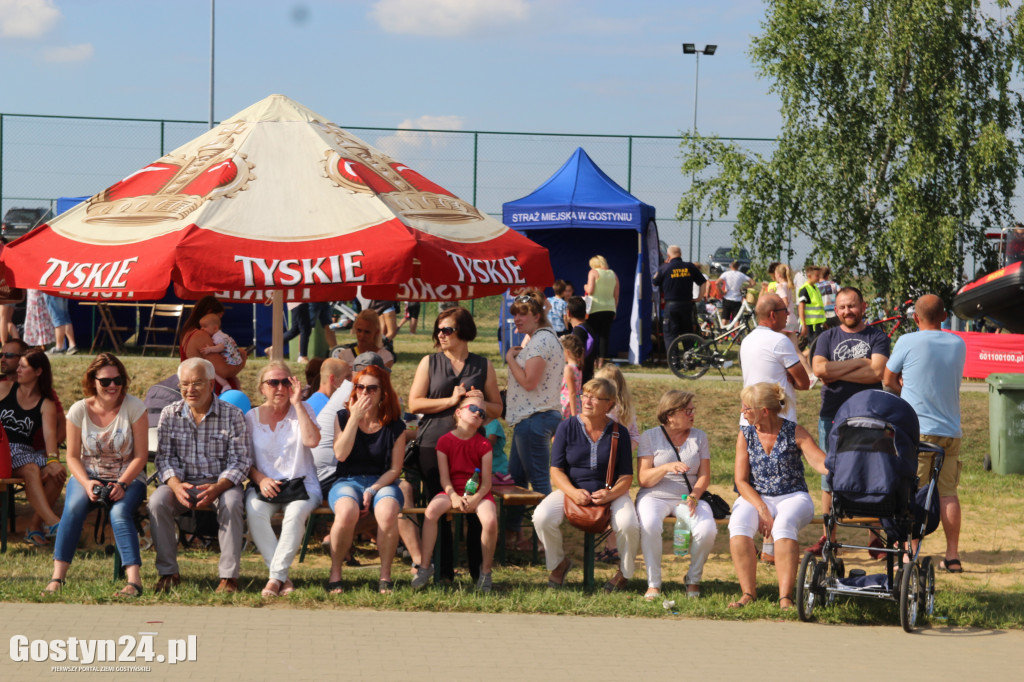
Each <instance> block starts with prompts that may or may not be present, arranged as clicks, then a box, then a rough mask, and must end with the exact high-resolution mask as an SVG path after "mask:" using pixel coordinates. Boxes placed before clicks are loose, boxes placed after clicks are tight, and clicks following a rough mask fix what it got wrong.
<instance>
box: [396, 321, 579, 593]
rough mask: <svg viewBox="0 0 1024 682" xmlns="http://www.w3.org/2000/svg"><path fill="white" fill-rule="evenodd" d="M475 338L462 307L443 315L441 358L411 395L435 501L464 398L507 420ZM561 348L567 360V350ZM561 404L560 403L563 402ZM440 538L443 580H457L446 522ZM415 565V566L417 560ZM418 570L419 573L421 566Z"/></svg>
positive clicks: (477, 555) (475, 555) (474, 562)
mask: <svg viewBox="0 0 1024 682" xmlns="http://www.w3.org/2000/svg"><path fill="white" fill-rule="evenodd" d="M475 338H476V323H475V322H474V321H473V316H472V315H471V314H470V312H469V311H468V310H466V309H465V308H462V307H458V306H456V307H454V308H448V309H447V310H443V311H441V313H440V314H438V316H437V319H436V320H434V331H433V339H434V348H436V349H437V350H438V352H436V353H433V354H431V355H428V356H426V357H424V358H423V359H422V360H420V364H419V366H417V368H416V375H415V376H414V377H413V380H412V387H411V388H410V389H409V411H410V412H414V413H419V414H422V415H423V420H422V421H421V422H420V427H419V432H418V435H417V436H416V443H417V445H418V446H419V468H420V472H421V473H422V476H423V482H424V487H425V493H426V496H427V499H433V498H434V496H435V495H437V494H438V493H440V492H442V491H443V488H442V487H441V477H440V473H439V470H438V465H437V441H438V440H439V439H440V438H441V436H443V435H444V434H446V433H448V432H449V431H451V430H452V429H454V428H455V408H456V407H458V405H459V403H460V402H461V401H462V400H463V398H467V397H471V398H480V399H482V400H483V401H484V409H485V410H487V416H488V417H489V418H495V417H498V416H500V415H501V393H500V392H499V391H498V378H497V375H496V374H495V372H494V367H493V366H492V365H491V362H490V360H488V359H487V358H485V357H483V356H481V355H477V354H476V353H471V352H469V342H470V341H472V340H473V339H475ZM556 343H557V341H556ZM558 348H559V356H561V348H562V347H561V346H558ZM559 386H561V374H559ZM555 402H556V403H558V398H557V396H556V398H555ZM559 409H561V404H560V403H559ZM469 521H470V524H469V532H468V538H469V543H468V544H469V548H468V549H469V551H468V554H469V559H470V564H469V565H470V571H471V573H472V574H473V577H474V579H476V578H478V577H479V574H478V573H477V571H478V568H479V564H480V560H481V552H480V547H479V543H478V541H477V540H478V538H479V535H480V530H479V526H478V524H477V523H476V521H475V517H472V518H471V519H469ZM403 523H411V521H403ZM440 535H441V557H442V563H441V566H440V569H439V570H440V572H441V577H442V578H445V579H451V578H452V577H453V568H452V566H451V533H449V532H448V524H447V523H446V522H445V521H444V520H443V519H442V521H441V531H440ZM413 559H414V561H415V560H416V559H417V557H413ZM419 559H420V561H419V562H417V563H422V564H429V563H430V557H420V558H419ZM413 568H415V569H418V568H419V566H414V567H413Z"/></svg>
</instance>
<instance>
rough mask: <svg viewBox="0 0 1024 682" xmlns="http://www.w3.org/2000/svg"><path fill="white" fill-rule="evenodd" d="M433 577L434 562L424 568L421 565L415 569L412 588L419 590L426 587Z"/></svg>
mask: <svg viewBox="0 0 1024 682" xmlns="http://www.w3.org/2000/svg"><path fill="white" fill-rule="evenodd" d="M433 577H434V564H430V565H429V566H427V567H426V568H423V567H422V566H421V567H420V568H418V569H416V577H415V578H413V579H412V589H414V590H421V589H423V588H424V587H426V585H427V583H429V582H430V579H431V578H433Z"/></svg>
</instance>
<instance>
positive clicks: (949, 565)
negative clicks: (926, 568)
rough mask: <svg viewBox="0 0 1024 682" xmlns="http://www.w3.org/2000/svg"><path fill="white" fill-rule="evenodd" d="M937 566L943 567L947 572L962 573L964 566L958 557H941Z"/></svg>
mask: <svg viewBox="0 0 1024 682" xmlns="http://www.w3.org/2000/svg"><path fill="white" fill-rule="evenodd" d="M939 567H940V568H943V569H945V571H946V572H947V573H963V572H964V568H963V565H962V564H961V563H960V560H959V559H943V560H942V561H940V562H939Z"/></svg>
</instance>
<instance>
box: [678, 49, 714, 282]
mask: <svg viewBox="0 0 1024 682" xmlns="http://www.w3.org/2000/svg"><path fill="white" fill-rule="evenodd" d="M717 50H718V46H717V45H705V46H704V47H703V48H701V49H700V50H698V49H697V46H696V44H695V43H683V54H692V55H694V56H696V57H697V63H696V66H695V69H694V77H693V133H692V134H693V137H694V138H696V137H697V94H698V91H699V89H700V56H701V55H702V54H705V55H707V56H709V57H710V56H712V55H713V54H715V51H717ZM696 179H697V178H696V174H695V173H690V187H691V188H692V187H693V183H694V182H695V181H696ZM693 222H694V209H693V207H692V206H691V207H690V262H691V263H692V262H695V261H694V259H693ZM700 248H701V235H700V234H698V235H697V258H698V259H699V258H700Z"/></svg>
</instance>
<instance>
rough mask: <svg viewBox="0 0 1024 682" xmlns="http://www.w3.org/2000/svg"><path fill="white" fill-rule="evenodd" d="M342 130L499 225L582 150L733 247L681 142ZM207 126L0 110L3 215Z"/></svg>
mask: <svg viewBox="0 0 1024 682" xmlns="http://www.w3.org/2000/svg"><path fill="white" fill-rule="evenodd" d="M341 125H342V127H343V128H346V129H347V130H350V131H351V132H353V134H355V135H357V136H359V137H361V138H362V139H364V140H365V141H366V142H367V143H369V144H371V145H373V146H375V147H377V148H379V149H381V150H382V151H384V152H385V153H387V154H389V155H391V156H392V157H394V158H395V159H396V160H399V161H401V162H403V163H405V164H407V165H409V166H410V167H411V168H414V169H415V170H417V171H418V172H420V173H422V174H423V175H425V176H426V177H428V178H430V179H431V180H433V181H434V182H436V183H438V184H440V185H441V186H443V187H445V188H447V189H448V190H449V191H451V192H453V193H454V194H456V195H458V196H459V197H462V198H463V199H466V200H469V201H471V202H472V203H473V204H474V205H476V206H477V207H478V208H480V209H481V210H483V211H485V212H487V213H490V214H492V215H494V216H497V217H498V218H499V220H500V218H501V208H502V204H504V203H505V202H507V201H511V200H514V199H518V198H520V197H523V196H526V195H527V194H529V193H531V192H532V191H533V190H534V189H536V188H537V187H538V186H539V185H540V184H541V183H542V182H544V181H545V180H547V179H548V178H549V177H550V176H551V175H552V174H553V173H554V172H555V171H556V170H557V169H558V168H560V167H561V166H562V164H563V163H565V161H566V159H568V158H569V156H570V155H571V154H572V152H573V151H574V150H575V149H576V148H577V147H583V149H585V150H586V152H587V154H589V155H590V157H591V158H593V160H594V161H595V162H596V163H597V165H598V166H600V167H601V169H602V170H604V172H605V173H606V174H607V175H608V176H609V177H611V178H612V179H613V180H615V182H617V183H618V184H619V185H621V186H622V187H624V188H626V189H627V190H628V191H629V192H630V193H632V194H633V195H634V196H636V197H637V198H639V199H640V200H641V201H644V202H646V203H648V204H651V205H653V206H654V207H655V208H656V209H657V216H658V228H659V233H660V236H661V240H662V241H663V242H665V243H666V244H678V245H679V246H680V247H682V251H683V254H684V255H685V256H688V257H689V258H690V259H692V260H695V261H701V262H707V259H708V258H709V257H710V255H711V254H712V253H714V251H715V249H716V248H718V247H721V246H731V245H732V244H733V238H732V229H733V221H731V220H729V219H727V218H724V219H719V220H714V221H701V220H699V219H694V220H691V219H690V218H689V217H684V218H683V219H682V220H679V219H677V217H676V212H677V206H678V203H679V198H680V197H681V196H682V194H683V192H685V191H686V190H687V188H688V187H689V183H690V178H689V177H688V176H685V175H683V173H682V172H681V170H680V166H681V158H680V149H679V144H680V140H681V138H680V137H679V136H647V135H572V134H538V133H511V132H479V131H451V130H409V129H397V128H367V127H359V126H345V125H344V124H341ZM207 127H208V125H207V123H205V122H201V121H177V120H154V119H123V118H92V117H69V116H62V117H58V116H38V115H25V114H0V215H3V214H6V212H7V210H8V209H9V208H13V207H50V208H52V209H55V204H56V199H57V197H66V196H91V195H93V194H96V193H97V192H99V191H101V190H102V189H104V188H106V187H109V186H110V185H112V184H113V183H115V182H117V181H118V180H120V179H121V178H123V177H124V176H125V175H127V174H129V173H131V172H134V171H135V170H137V169H139V168H142V167H143V166H145V165H147V164H149V163H151V162H152V161H155V160H156V159H158V158H160V157H161V156H163V155H164V154H166V153H167V152H170V151H173V150H174V149H176V148H177V147H179V146H181V145H182V144H184V143H186V142H188V141H189V140H191V139H193V138H195V137H197V136H198V135H200V134H202V133H203V132H205V131H206V129H207ZM726 139H727V141H730V142H734V143H736V144H738V145H740V146H741V147H744V148H746V149H749V150H750V151H752V152H756V153H758V154H761V155H763V156H768V155H770V154H771V153H772V151H773V149H774V146H775V141H774V140H772V139H757V138H726ZM595 246H597V247H598V248H599V247H600V245H599V244H598V245H595ZM811 247H812V244H811V242H810V240H809V239H808V238H806V237H803V236H801V235H798V234H794V236H793V239H792V240H791V242H790V243H789V244H780V245H779V252H778V253H775V254H752V257H754V258H755V260H760V261H768V260H773V259H778V258H779V256H780V255H782V254H783V253H784V252H785V251H788V250H789V249H792V251H793V252H794V256H793V257H792V258H791V259H789V260H790V262H791V263H792V264H794V265H795V266H797V267H801V266H803V264H804V261H805V260H806V259H807V256H808V255H809V254H810V251H811ZM968 271H969V272H974V269H972V268H970V267H969V268H968ZM556 276H557V273H556Z"/></svg>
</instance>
